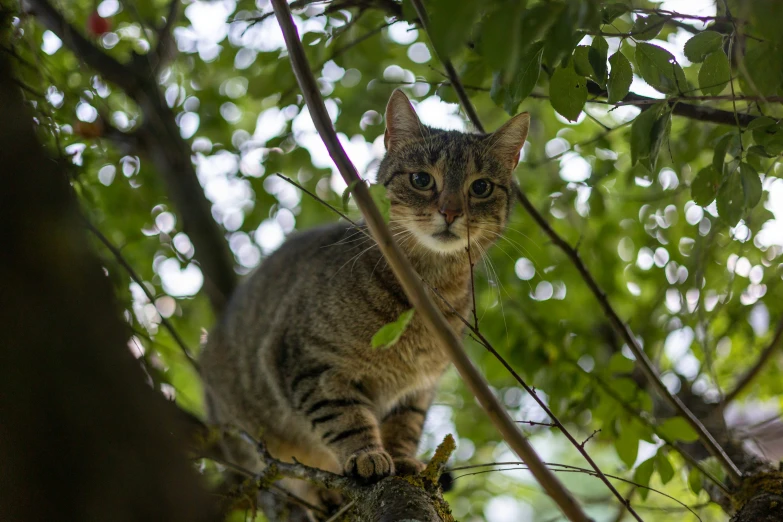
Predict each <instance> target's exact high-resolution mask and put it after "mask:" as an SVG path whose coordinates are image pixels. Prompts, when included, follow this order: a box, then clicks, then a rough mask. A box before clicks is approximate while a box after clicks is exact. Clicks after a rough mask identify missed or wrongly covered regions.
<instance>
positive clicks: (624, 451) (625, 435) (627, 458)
mask: <svg viewBox="0 0 783 522" xmlns="http://www.w3.org/2000/svg"><path fill="white" fill-rule="evenodd" d="M614 449H615V450H617V455H618V456H619V457H620V460H622V461H623V463H624V464H625V465H626V466H627V467H628V468H631V467H632V466H633V463H634V462H636V455H637V454H638V452H639V437H638V435H637V434H636V432H634V430H630V429H623V430H622V431H621V432H620V435H619V436H618V437H617V439H615V441H614Z"/></svg>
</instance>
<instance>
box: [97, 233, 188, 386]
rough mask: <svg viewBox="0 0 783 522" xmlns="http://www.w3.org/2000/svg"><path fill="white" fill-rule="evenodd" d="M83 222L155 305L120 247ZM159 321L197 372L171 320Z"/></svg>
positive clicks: (153, 298)
mask: <svg viewBox="0 0 783 522" xmlns="http://www.w3.org/2000/svg"><path fill="white" fill-rule="evenodd" d="M85 223H86V225H87V229H88V230H89V231H90V232H92V234H93V235H94V236H95V237H97V238H98V240H99V241H100V242H101V243H103V245H104V246H105V247H106V249H107V250H108V251H109V252H111V254H112V255H113V256H114V258H115V259H116V260H117V262H118V263H119V264H120V266H122V268H124V269H125V271H126V272H128V275H129V276H130V278H131V279H132V280H133V281H134V282H135V283H136V284H137V285H139V287H141V290H142V291H143V292H144V295H145V296H147V299H149V301H150V303H152V305H153V306H154V305H155V296H153V295H152V293H150V291H149V289H147V285H145V284H144V280H143V279H142V278H141V277H140V276H139V274H138V273H137V272H136V270H134V269H133V267H132V266H131V264H130V263H129V262H128V260H127V259H125V256H123V255H122V252H120V249H119V248H117V247H116V246H114V245H113V244H112V242H111V241H109V238H107V237H106V236H105V235H104V234H103V232H101V231H100V230H98V228H97V227H96V226H95V225H93V224H92V223H90V222H89V221H87V220H86V219H85ZM160 322H161V324H162V325H163V327H164V328H165V329H166V330H168V331H169V333H170V334H171V337H172V338H173V339H174V342H175V343H177V345H178V346H179V348H180V350H182V354H183V355H184V356H185V359H187V360H188V362H189V363H190V365H191V366H193V368H194V369H195V370H196V372H197V373H198V372H199V365H198V362H196V358H195V357H193V354H191V352H190V350H188V346H187V344H185V341H184V339H182V337H181V336H180V335H179V333H178V332H177V330H176V328H174V325H173V324H171V321H169V320H168V319H166V318H165V317H163V316H162V315H161V316H160Z"/></svg>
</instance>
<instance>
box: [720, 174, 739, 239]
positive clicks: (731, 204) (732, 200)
mask: <svg viewBox="0 0 783 522" xmlns="http://www.w3.org/2000/svg"><path fill="white" fill-rule="evenodd" d="M717 203H718V205H717V206H718V215H719V216H720V218H721V219H722V220H723V221H725V222H726V223H727V224H728V225H729V226H732V227H733V226H734V225H736V224H737V223H738V222H739V220H740V219H741V218H742V211H743V207H744V206H745V197H744V193H743V190H742V183H741V181H740V176H739V175H738V174H737V173H732V174H731V175H730V176H729V178H728V179H727V180H726V181H725V182H724V183H723V184H722V185H721V187H720V189H718V196H717Z"/></svg>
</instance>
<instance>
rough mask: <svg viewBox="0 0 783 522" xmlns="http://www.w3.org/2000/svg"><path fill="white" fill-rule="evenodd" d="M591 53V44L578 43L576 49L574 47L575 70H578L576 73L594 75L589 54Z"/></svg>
mask: <svg viewBox="0 0 783 522" xmlns="http://www.w3.org/2000/svg"><path fill="white" fill-rule="evenodd" d="M589 53H590V46H589V45H577V46H576V49H574V56H573V60H574V70H575V71H576V74H579V75H581V76H592V75H593V66H592V65H590V58H589V56H588V54H589Z"/></svg>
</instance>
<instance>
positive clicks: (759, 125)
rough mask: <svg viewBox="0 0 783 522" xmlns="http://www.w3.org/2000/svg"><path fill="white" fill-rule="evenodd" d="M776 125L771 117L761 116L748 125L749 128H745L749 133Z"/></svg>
mask: <svg viewBox="0 0 783 522" xmlns="http://www.w3.org/2000/svg"><path fill="white" fill-rule="evenodd" d="M775 123H777V122H776V121H775V120H773V119H772V118H770V117H769V116H759V117H758V118H754V119H753V120H752V121H751V122H750V123H748V126H747V127H745V128H746V129H747V130H749V131H753V130H756V129H765V128H767V127H770V126H772V125H775Z"/></svg>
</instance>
